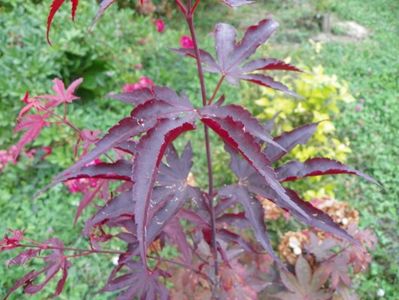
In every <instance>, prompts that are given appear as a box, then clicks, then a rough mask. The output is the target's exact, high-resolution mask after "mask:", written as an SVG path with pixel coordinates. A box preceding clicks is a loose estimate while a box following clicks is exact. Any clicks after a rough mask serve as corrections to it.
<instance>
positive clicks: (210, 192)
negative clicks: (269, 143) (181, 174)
mask: <svg viewBox="0 0 399 300" xmlns="http://www.w3.org/2000/svg"><path fill="white" fill-rule="evenodd" d="M185 17H186V21H187V24H188V27H189V29H190V34H191V39H192V40H193V46H194V51H195V56H196V61H197V71H198V78H199V82H200V87H201V97H202V104H203V106H206V105H207V97H206V88H205V80H204V72H203V70H202V65H201V56H200V52H199V47H198V43H197V37H196V33H195V28H194V22H193V16H192V15H186V16H185ZM204 135H205V149H206V158H207V164H208V196H209V207H210V214H211V227H212V241H211V251H212V255H213V259H214V272H215V285H214V287H215V289H216V290H218V289H219V283H218V277H219V266H218V261H217V249H216V222H215V209H214V205H213V204H214V203H213V170H212V155H211V146H210V143H209V132H208V127H207V126H204Z"/></svg>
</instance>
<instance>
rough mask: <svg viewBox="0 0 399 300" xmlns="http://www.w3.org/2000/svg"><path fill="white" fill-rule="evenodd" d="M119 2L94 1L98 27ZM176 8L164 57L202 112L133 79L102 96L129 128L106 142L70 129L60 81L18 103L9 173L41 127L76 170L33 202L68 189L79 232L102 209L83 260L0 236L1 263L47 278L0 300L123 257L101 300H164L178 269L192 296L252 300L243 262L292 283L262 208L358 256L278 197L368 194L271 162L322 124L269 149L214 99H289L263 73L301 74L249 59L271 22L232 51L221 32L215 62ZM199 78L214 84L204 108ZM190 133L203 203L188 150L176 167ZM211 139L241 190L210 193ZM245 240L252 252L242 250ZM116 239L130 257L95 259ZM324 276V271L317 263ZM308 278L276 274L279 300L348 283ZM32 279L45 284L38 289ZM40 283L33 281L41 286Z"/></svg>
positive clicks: (344, 169) (332, 165) (240, 115)
mask: <svg viewBox="0 0 399 300" xmlns="http://www.w3.org/2000/svg"><path fill="white" fill-rule="evenodd" d="M64 2H66V1H65V0H54V1H53V2H52V5H51V9H50V13H49V16H48V27H47V38H49V30H50V27H51V24H52V21H53V19H54V16H55V14H56V12H57V11H58V10H59V8H60V7H61V6H62V5H63V4H64ZM114 2H115V0H103V1H102V2H101V3H100V8H99V10H98V14H97V16H95V18H94V21H97V20H98V19H99V17H100V16H101V15H102V14H103V13H104V11H105V10H106V9H107V8H108V7H109V6H110V5H111V4H112V3H114ZM223 2H225V3H226V4H227V5H229V6H231V7H236V6H240V5H244V4H249V3H251V1H247V0H224V1H223ZM78 3H79V1H78V0H71V5H72V18H74V17H75V14H76V11H77V8H78ZM175 3H176V7H177V9H178V10H179V11H180V12H181V14H182V16H183V18H184V20H185V22H186V25H187V27H188V29H189V31H190V36H185V37H184V39H182V41H181V46H182V47H181V48H178V49H173V51H175V52H176V53H178V54H181V55H183V56H188V57H191V58H193V59H194V61H195V63H196V67H197V71H198V74H197V75H198V82H199V89H200V91H201V100H202V106H201V107H194V106H193V104H192V102H191V101H190V100H189V99H188V98H187V96H185V95H184V94H178V93H176V92H175V91H173V90H172V89H171V88H169V87H161V86H157V85H155V84H154V83H153V82H152V81H151V80H150V79H148V78H142V79H141V80H140V82H139V83H137V84H133V85H126V86H125V87H124V89H123V92H122V93H120V94H112V95H110V97H112V98H114V99H115V100H117V101H121V102H123V103H124V104H125V105H128V106H131V107H132V109H131V113H130V115H128V116H124V117H123V118H122V119H121V120H120V121H119V122H118V123H117V124H115V125H114V126H113V127H112V128H110V129H109V130H108V132H106V133H104V134H101V133H100V132H98V131H95V130H88V129H79V128H77V127H76V126H75V125H74V124H73V123H72V122H71V121H70V120H69V119H68V117H67V109H66V108H67V105H70V104H71V103H72V102H73V101H74V100H77V99H78V97H77V96H75V90H76V89H77V88H78V87H79V85H80V84H81V82H82V80H83V79H77V80H76V81H74V82H72V83H71V85H70V86H69V87H67V88H66V87H65V85H64V83H63V82H62V81H61V80H60V79H55V80H54V87H53V90H54V94H53V95H39V96H35V97H32V96H31V95H29V93H26V95H25V97H24V99H23V102H24V103H25V104H26V106H25V107H24V108H22V110H21V112H20V114H19V117H18V124H17V127H16V131H18V132H19V131H24V134H23V135H22V137H21V139H20V141H19V142H18V143H17V145H16V151H15V152H14V153H15V154H14V159H15V160H17V159H18V156H19V154H20V153H21V151H23V149H24V147H25V146H26V145H27V144H28V143H30V142H32V141H33V140H34V139H36V138H37V136H38V135H39V134H40V132H41V131H42V130H44V129H45V127H47V126H61V125H64V126H69V127H70V128H72V129H73V130H74V132H75V134H76V140H77V142H76V146H75V149H74V153H75V155H76V157H77V161H76V162H75V163H74V164H73V165H72V166H70V167H69V168H68V169H67V170H65V171H63V172H62V173H60V174H58V175H57V176H55V178H54V180H53V182H52V183H51V184H49V186H47V187H46V188H45V189H43V190H42V191H41V192H44V191H45V190H46V189H48V188H51V187H52V186H54V185H56V184H59V183H65V185H66V186H67V187H68V189H69V190H70V192H73V193H82V200H81V202H80V204H79V207H78V209H77V212H76V218H75V222H76V220H77V219H78V218H79V217H80V216H81V213H82V211H83V210H84V209H85V208H86V207H87V206H89V205H90V204H92V203H93V202H94V201H95V199H96V198H102V199H103V201H104V202H105V204H104V205H103V206H101V207H99V206H97V211H96V212H95V214H94V215H92V216H91V217H90V218H89V219H88V220H86V221H85V226H84V230H83V235H84V236H85V237H86V238H87V239H88V241H89V246H88V247H87V248H85V249H76V248H71V247H67V246H64V244H63V242H62V241H60V240H59V239H57V238H52V239H49V240H47V241H44V242H38V241H33V240H30V239H28V238H27V237H25V234H24V232H21V231H12V232H11V235H10V236H9V235H6V236H5V237H4V239H3V240H1V241H0V251H8V250H11V249H14V248H18V249H21V251H22V252H20V253H19V254H18V255H17V256H16V257H15V258H13V259H12V260H10V261H9V262H8V265H9V266H12V265H21V264H25V263H27V262H28V261H30V260H32V259H40V260H42V261H43V264H44V266H43V268H42V269H38V270H32V271H30V272H28V273H27V274H26V275H25V276H23V277H22V278H21V279H19V280H18V281H17V282H16V283H15V284H14V286H12V287H11V289H10V290H9V292H8V294H7V295H6V298H8V296H9V295H10V294H11V293H12V292H14V291H15V290H17V289H18V288H23V290H24V292H25V293H27V294H35V293H38V292H40V291H41V290H42V289H43V288H44V286H45V285H46V284H47V283H48V282H50V281H51V280H53V279H54V278H58V279H57V280H58V283H57V285H56V290H55V292H54V296H57V295H59V294H60V293H61V292H62V290H63V288H64V285H65V283H66V281H67V276H68V269H69V267H70V265H71V263H72V261H73V260H74V259H76V258H79V257H82V256H87V255H91V254H93V253H101V254H104V255H109V254H110V255H118V261H117V265H116V266H115V268H114V269H113V270H112V271H111V272H110V275H109V278H108V280H107V282H106V284H105V286H104V287H103V289H102V290H101V291H102V292H109V291H112V292H114V291H119V294H118V296H117V299H134V298H135V297H137V298H138V299H148V300H151V299H168V297H169V291H168V289H167V288H166V287H165V283H166V282H168V280H169V278H171V277H172V276H173V274H172V273H171V270H175V268H180V269H182V270H184V271H185V272H189V273H190V274H191V275H192V276H194V277H195V278H196V279H195V280H197V281H195V282H197V283H198V282H201V285H202V286H206V287H207V288H206V289H205V290H206V291H207V292H206V293H208V294H206V295H207V296H206V297H211V298H215V299H236V297H239V295H240V293H241V295H245V297H246V299H256V297H257V293H259V292H260V291H262V290H263V289H265V288H266V287H267V282H265V281H263V282H262V280H265V278H263V279H262V278H260V277H259V276H256V274H254V273H250V272H249V271H248V269H245V268H244V267H243V263H242V260H243V258H242V257H241V256H240V255H244V256H245V255H247V254H251V255H252V256H251V257H252V258H251V259H250V260H249V261H248V260H247V263H246V264H247V266H252V265H253V266H252V267H251V268H252V270H258V271H260V272H261V273H262V272H264V273H265V274H266V273H267V271H268V269H269V267H266V266H265V265H264V264H265V263H266V262H269V264H268V266H270V265H271V263H272V262H273V261H274V262H276V264H277V265H278V266H279V267H278V268H280V269H281V270H286V269H287V266H286V265H285V264H284V263H283V262H281V261H280V259H279V257H278V256H277V255H276V254H275V252H274V250H273V247H272V244H271V242H270V239H269V236H268V231H267V228H266V223H265V220H264V208H263V206H262V205H261V202H260V200H259V197H263V198H267V199H269V200H271V201H272V202H273V203H275V204H276V205H277V206H278V207H280V208H282V209H284V210H285V211H286V212H288V213H289V214H290V215H291V216H293V217H294V218H296V219H297V220H299V221H300V222H302V223H304V224H305V225H308V226H309V227H311V228H316V229H318V230H322V231H325V232H327V233H328V234H331V235H332V236H334V237H335V238H337V239H338V240H340V241H345V243H348V244H349V245H356V247H357V246H360V245H361V242H362V241H360V240H359V239H358V238H357V237H356V236H353V235H352V234H350V233H348V232H347V231H346V230H345V229H343V228H342V227H340V226H339V225H338V224H336V223H335V222H334V221H333V219H332V218H331V217H330V216H329V215H327V214H326V213H325V212H323V211H322V210H320V209H318V208H317V207H315V206H313V205H312V204H311V203H309V202H306V201H304V200H303V199H302V198H301V196H300V195H299V194H298V193H297V192H295V191H294V190H292V189H290V188H288V187H287V186H286V185H285V183H286V182H290V181H296V180H301V179H304V178H306V177H310V176H320V175H334V174H352V175H358V176H361V177H363V178H364V179H366V180H368V181H370V182H373V183H377V182H376V181H375V180H374V179H372V178H371V177H369V176H367V175H365V174H363V173H362V172H360V171H357V170H354V169H352V168H350V167H348V166H345V165H343V164H342V163H340V162H338V161H335V160H332V159H327V158H321V157H315V158H312V159H309V160H307V161H304V162H299V161H288V162H284V163H281V162H279V160H280V159H281V158H283V157H284V156H285V155H286V154H287V153H288V152H289V151H290V150H292V149H293V148H294V147H295V146H296V145H298V144H306V142H307V141H308V140H309V139H310V138H311V136H312V134H313V133H314V132H315V130H316V128H317V126H318V124H316V123H315V124H308V125H304V126H302V127H299V128H296V129H294V130H292V131H290V132H286V133H283V134H282V135H280V136H277V137H273V136H272V134H271V128H272V121H270V122H268V123H266V124H262V123H261V122H260V121H259V120H257V119H256V118H255V117H253V116H252V114H251V113H250V112H249V111H248V110H247V109H245V108H244V107H242V106H240V105H239V104H225V103H224V98H225V97H224V95H221V94H220V87H221V85H222V84H224V83H225V82H227V83H230V84H238V83H239V82H240V81H241V80H244V81H248V82H250V83H253V84H256V85H260V86H264V87H266V88H272V89H275V90H278V91H280V92H282V93H286V94H288V95H291V96H293V97H296V94H295V92H294V91H291V90H290V89H289V88H288V87H287V86H285V85H284V84H283V83H281V82H278V81H277V80H275V79H274V78H273V77H271V76H270V75H267V72H268V71H291V72H300V70H299V69H298V68H296V67H295V66H292V65H290V64H288V63H286V62H284V61H281V60H278V59H274V58H273V59H272V58H261V59H258V58H256V59H252V56H253V55H254V54H255V52H256V51H257V49H258V48H259V47H260V46H261V45H263V44H264V43H265V42H267V40H268V39H269V38H270V36H271V35H272V34H274V33H275V31H276V30H277V28H278V23H277V22H276V21H275V20H273V19H270V18H267V19H263V20H261V21H260V22H258V23H257V24H255V25H253V26H250V27H248V28H247V29H246V31H245V32H244V34H243V37H242V39H240V40H238V39H237V31H236V29H235V28H234V27H233V26H231V25H229V24H224V23H220V24H217V25H216V26H215V29H214V40H215V53H216V56H215V57H214V56H213V55H212V54H211V53H209V52H207V51H205V50H203V49H201V48H200V47H199V43H198V40H197V36H196V30H195V26H194V15H195V12H196V8H197V7H198V5H200V4H201V3H200V0H196V1H195V2H194V1H191V0H186V1H181V0H176V1H175ZM158 23H159V22H158ZM161 25H162V26H161ZM157 26H158V27H160V26H161V27H162V29H159V28H158V31H160V32H162V31H163V28H164V24H163V23H162V24H157ZM204 72H210V73H213V74H216V75H215V76H218V77H219V81H218V83H217V85H216V87H215V88H214V90H213V91H212V93H210V94H208V91H209V87H207V86H206V83H205V79H204ZM198 127H202V128H203V130H204V135H205V145H204V147H205V153H206V158H207V166H208V174H207V175H208V189H207V190H206V191H203V190H201V189H200V188H199V187H197V186H196V185H194V184H193V183H192V181H191V180H190V176H191V167H192V165H193V163H194V161H193V151H192V147H191V144H190V143H187V144H186V146H185V148H184V150H183V151H182V153H178V151H177V150H176V148H175V147H174V145H173V142H174V141H175V140H176V139H177V138H179V137H180V136H182V135H184V133H186V132H188V131H193V130H197V129H198ZM202 128H201V129H202ZM209 131H213V132H214V133H215V134H216V135H217V136H219V137H220V140H221V141H222V142H223V143H224V144H225V149H226V151H227V152H228V153H229V155H230V157H231V162H230V167H231V170H232V171H233V173H234V174H235V176H236V178H237V182H236V183H234V184H231V185H226V186H222V187H215V186H214V181H213V169H212V151H211V145H210V139H209ZM110 183H112V184H110ZM377 184H378V183H377ZM249 229H250V230H251V231H252V232H253V236H254V239H251V237H250V236H248V234H247V232H248V230H249ZM244 232H245V233H244ZM111 239H118V240H120V241H122V242H123V243H124V244H125V247H124V248H122V249H112V250H110V249H107V248H106V247H105V248H104V246H103V245H104V244H105V243H106V242H108V241H110V240H111ZM166 244H170V245H174V246H176V247H177V248H178V250H179V253H180V256H179V257H178V259H175V260H170V259H166V258H164V257H162V256H160V255H159V253H158V251H157V250H156V249H157V247H163V246H164V245H166ZM157 245H158V246H157ZM154 249H155V250H154ZM352 255H355V253H352ZM344 259H346V256H345V258H342V260H344ZM342 263H345V262H344V261H343V262H342ZM325 266H331V265H328V264H327V263H326V264H325ZM288 269H289V268H288ZM310 269H311V267H310V266H309V264H308V262H306V261H305V260H304V259H303V258H302V257H301V258H300V259H299V260H298V262H297V264H296V266H295V275H294V274H291V273H287V272H286V271H282V273H281V274H282V275H281V279H282V282H283V284H284V285H285V286H286V288H287V289H286V291H285V292H281V289H280V294H278V295H280V296H281V295H287V297H288V298H286V299H300V298H298V297H299V296H298V295H300V296H303V295H305V296H306V295H308V294H311V295H314V296H313V297H315V298H312V299H316V298H317V299H329V298H328V297H327V296H326V295H327V293H326V291H324V290H322V289H321V288H322V286H323V285H324V283H325V282H326V280H327V279H328V278H329V276H331V277H332V278H333V279H332V280H333V281H334V284H335V285H336V286H338V285H340V284H341V282H342V281H343V282H344V283H345V281H346V278H345V277H344V276H345V273H344V275H342V273H339V270H336V269H334V270H332V269H331V268H330V269H328V270H327V271H323V272H322V270H319V269H317V270H315V272H314V273H312V271H311V270H310ZM58 273H60V275H57V274H58ZM298 273H301V274H302V275H300V276H299V275H298ZM41 274H44V275H45V276H44V278H43V277H42V276H40V275H41ZM191 275H190V276H191ZM194 277H193V278H194ZM246 277H247V278H246ZM39 279H40V280H42V281H41V282H38V281H39ZM282 286H283V285H281V287H282ZM172 295H175V296H176V295H177V294H176V292H175V291H173V293H172ZM204 295H205V294H204ZM305 296H304V297H305ZM176 297H177V298H178V297H179V296H176ZM181 297H183V296H181ZM199 297H201V296H199ZM204 297H205V296H204ZM179 299H180V298H179ZM181 299H185V298H181ZM303 299H310V298H303Z"/></svg>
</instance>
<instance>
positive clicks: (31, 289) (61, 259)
mask: <svg viewBox="0 0 399 300" xmlns="http://www.w3.org/2000/svg"><path fill="white" fill-rule="evenodd" d="M44 244H47V245H48V246H53V247H57V249H53V250H51V251H52V253H51V254H49V255H47V256H44V257H43V260H44V262H45V263H46V266H45V267H44V268H42V269H40V270H39V271H30V272H29V273H27V274H26V275H25V276H23V277H22V278H21V279H19V280H17V281H16V282H15V283H14V286H13V287H12V288H11V289H10V290H9V291H8V293H7V295H6V297H5V298H4V299H8V297H9V296H10V295H11V293H13V292H14V291H16V290H17V289H18V288H20V287H24V293H26V294H36V293H38V292H40V291H41V290H42V289H43V288H44V287H45V286H47V284H48V283H49V282H50V281H51V280H52V279H53V278H54V277H55V276H56V275H57V273H58V272H60V271H61V273H62V274H61V279H59V281H58V282H57V285H56V288H55V292H54V294H53V297H56V296H58V295H60V294H61V292H62V290H63V289H64V285H65V282H66V279H67V277H68V269H69V267H70V263H69V261H68V259H67V257H66V256H65V255H64V251H63V250H62V249H63V248H64V244H63V243H62V242H61V241H60V240H59V239H56V238H52V239H49V240H47V241H46V242H44ZM28 251H29V250H28ZM37 254H38V251H35V250H33V251H32V252H29V253H28V252H27V251H24V252H23V253H21V254H20V255H18V256H17V257H15V258H14V259H13V260H11V263H10V265H11V264H22V263H24V262H26V261H27V260H29V259H32V258H33V257H35V256H36V255H37ZM41 274H44V275H45V276H44V279H43V280H42V282H41V283H40V284H35V283H34V281H35V280H37V279H38V278H39V276H40V275H41Z"/></svg>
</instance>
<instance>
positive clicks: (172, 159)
mask: <svg viewBox="0 0 399 300" xmlns="http://www.w3.org/2000/svg"><path fill="white" fill-rule="evenodd" d="M165 156H166V162H165V163H161V165H160V167H159V173H158V175H157V179H156V183H155V185H156V186H155V187H154V188H153V192H152V197H151V198H152V199H151V202H152V204H153V207H152V209H149V222H148V224H147V242H146V245H147V246H148V245H149V244H151V243H152V242H153V241H154V240H155V239H156V238H157V236H158V235H159V234H160V233H161V232H162V231H163V230H164V228H165V226H168V225H169V224H170V222H172V221H173V219H174V216H175V215H176V214H177V213H178V211H179V210H180V209H181V207H182V206H183V205H184V203H185V202H186V201H187V200H189V199H193V200H195V201H200V200H199V199H198V198H200V197H201V193H200V191H199V189H198V188H194V187H192V186H190V185H188V183H187V177H188V174H189V172H190V169H191V166H192V149H191V145H190V144H187V146H186V147H185V149H184V151H183V153H182V155H181V156H180V157H179V156H178V154H177V152H176V150H175V149H174V147H173V146H170V147H169V148H168V149H167V151H166V155H165ZM131 195H132V191H131V190H130V191H126V192H123V193H121V194H120V195H118V196H117V197H115V198H114V199H112V200H111V201H109V202H108V203H107V204H106V205H104V206H103V207H102V208H100V209H99V210H98V211H97V213H96V214H95V215H94V216H93V217H92V218H91V219H89V220H88V221H87V222H86V225H85V230H84V233H85V234H86V235H88V234H89V232H90V230H91V229H92V228H94V227H96V226H100V225H104V224H112V223H113V222H115V221H117V220H120V219H123V218H128V219H129V218H130V219H131V218H135V214H134V211H135V205H136V201H134V200H133V199H132V196H131ZM150 208H151V207H150ZM173 229H175V230H177V233H178V229H179V228H178V227H177V226H172V227H169V228H168V230H166V229H165V230H166V231H165V233H166V234H168V233H169V234H170V233H172V232H173ZM134 234H135V235H136V229H134ZM179 243H180V245H183V243H182V241H181V239H180V240H179ZM184 251H185V252H184ZM184 251H183V252H184V253H186V254H187V249H184ZM134 253H135V252H134Z"/></svg>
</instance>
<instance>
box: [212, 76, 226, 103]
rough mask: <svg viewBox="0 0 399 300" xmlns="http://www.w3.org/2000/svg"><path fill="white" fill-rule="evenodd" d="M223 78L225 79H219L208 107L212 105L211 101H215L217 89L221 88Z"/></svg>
mask: <svg viewBox="0 0 399 300" xmlns="http://www.w3.org/2000/svg"><path fill="white" fill-rule="evenodd" d="M224 78H225V77H224V75H223V76H222V77H220V79H219V81H218V83H217V85H216V87H215V90H214V91H213V94H212V96H211V98H209V101H208V105H209V104H212V101H213V100H214V99H215V97H216V95H217V93H218V91H219V89H220V87H221V85H222V83H223V80H224Z"/></svg>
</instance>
